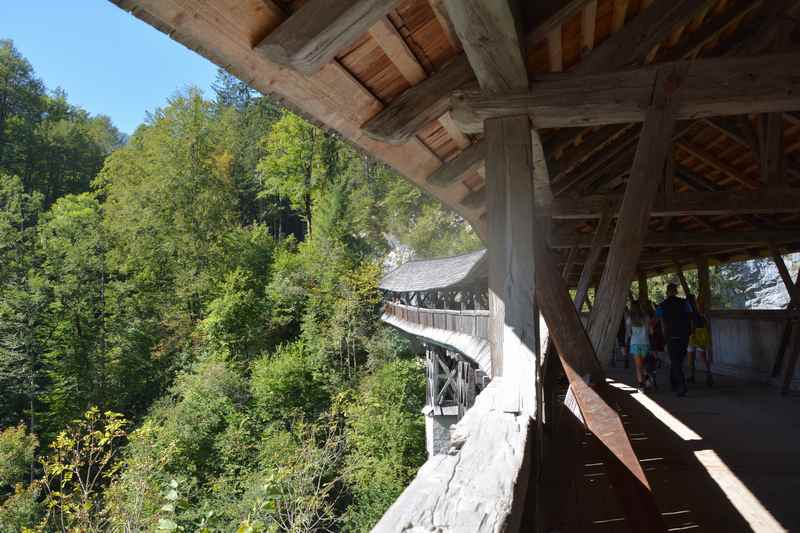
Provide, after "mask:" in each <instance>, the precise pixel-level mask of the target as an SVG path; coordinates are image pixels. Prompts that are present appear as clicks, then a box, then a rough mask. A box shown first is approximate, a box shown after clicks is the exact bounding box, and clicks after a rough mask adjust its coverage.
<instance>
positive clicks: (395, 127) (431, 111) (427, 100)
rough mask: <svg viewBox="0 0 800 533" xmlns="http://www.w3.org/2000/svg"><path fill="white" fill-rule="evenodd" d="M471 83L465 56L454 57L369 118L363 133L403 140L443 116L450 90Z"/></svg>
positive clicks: (380, 137)
mask: <svg viewBox="0 0 800 533" xmlns="http://www.w3.org/2000/svg"><path fill="white" fill-rule="evenodd" d="M470 82H473V83H474V82H475V76H474V74H473V73H472V68H471V67H470V66H469V62H468V61H467V58H466V57H465V56H463V55H460V56H457V57H455V58H454V59H453V60H452V61H450V62H449V63H448V64H446V65H445V66H443V67H442V68H441V69H439V70H438V71H437V72H435V73H434V74H432V75H431V76H430V77H428V78H427V79H426V80H424V81H422V82H420V83H418V84H417V85H415V86H414V87H412V88H410V89H408V90H407V91H405V92H404V93H403V94H401V95H400V96H399V97H398V98H396V99H395V100H393V101H392V103H391V104H389V105H388V106H387V107H386V108H385V109H384V110H383V111H381V112H380V113H378V114H377V115H375V116H374V117H372V118H371V119H369V121H367V122H366V123H365V124H364V127H363V129H364V133H366V134H367V135H369V136H370V137H372V138H373V139H377V140H379V141H383V142H387V143H395V144H400V143H404V142H406V141H407V140H408V138H409V137H411V136H413V135H414V134H416V132H417V131H418V130H419V129H421V128H422V127H423V126H425V125H426V124H428V123H430V122H432V121H434V120H436V119H437V118H439V117H440V116H442V115H443V114H444V113H445V112H446V111H447V110H448V109H449V108H450V93H452V92H453V91H455V90H456V89H458V88H460V87H463V86H464V85H466V84H468V83H470Z"/></svg>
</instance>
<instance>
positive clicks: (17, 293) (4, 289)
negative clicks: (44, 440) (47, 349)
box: [0, 172, 48, 429]
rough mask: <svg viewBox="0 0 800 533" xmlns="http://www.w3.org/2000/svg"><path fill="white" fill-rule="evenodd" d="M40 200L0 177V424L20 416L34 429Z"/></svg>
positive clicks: (42, 299)
mask: <svg viewBox="0 0 800 533" xmlns="http://www.w3.org/2000/svg"><path fill="white" fill-rule="evenodd" d="M40 209H41V195H40V194H37V193H33V194H29V193H26V192H24V189H23V185H22V180H20V179H19V178H18V177H16V176H9V175H7V174H3V173H2V172H0V387H2V390H3V394H2V395H0V425H6V424H16V423H17V422H18V421H19V420H20V419H21V418H22V417H23V416H25V414H26V413H27V415H28V417H29V422H30V427H31V428H32V429H34V412H35V411H36V408H37V405H36V401H37V398H38V392H39V390H40V388H41V385H42V379H41V378H42V375H41V356H42V346H41V337H42V331H40V330H41V327H42V321H43V316H44V310H45V308H46V306H47V303H48V299H47V296H46V294H45V291H44V290H43V282H42V279H41V276H40V275H39V273H38V272H37V267H38V264H39V256H38V253H37V250H36V238H35V231H36V227H35V224H36V221H37V219H38V216H39V212H40Z"/></svg>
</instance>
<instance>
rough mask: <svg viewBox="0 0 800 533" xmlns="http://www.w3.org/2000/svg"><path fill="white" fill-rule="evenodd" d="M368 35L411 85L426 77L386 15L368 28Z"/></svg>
mask: <svg viewBox="0 0 800 533" xmlns="http://www.w3.org/2000/svg"><path fill="white" fill-rule="evenodd" d="M369 34H370V36H372V38H373V39H375V41H376V42H377V43H378V45H379V46H380V47H381V48H382V49H383V51H384V53H385V54H386V57H388V58H389V60H390V61H391V62H392V63H393V64H394V66H395V67H397V70H399V71H400V74H402V75H403V77H404V78H405V79H406V81H408V83H410V84H411V85H412V86H413V85H416V84H418V83H419V82H421V81H422V80H424V79H425V78H427V77H428V74H427V73H426V72H425V69H424V68H422V65H420V64H419V61H418V60H417V57H416V56H415V55H414V52H412V51H411V49H410V48H409V47H408V44H406V41H405V39H403V36H402V35H400V32H398V31H397V28H395V26H394V24H392V21H391V20H389V18H388V17H382V18H380V19H379V20H378V22H376V23H375V25H373V26H372V27H371V28H370V30H369Z"/></svg>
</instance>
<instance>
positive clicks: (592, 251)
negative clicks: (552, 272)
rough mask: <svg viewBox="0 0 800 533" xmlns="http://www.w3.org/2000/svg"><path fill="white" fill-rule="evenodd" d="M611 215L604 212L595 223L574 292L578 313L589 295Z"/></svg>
mask: <svg viewBox="0 0 800 533" xmlns="http://www.w3.org/2000/svg"><path fill="white" fill-rule="evenodd" d="M611 218H612V217H611V213H610V212H609V211H604V212H603V214H602V215H601V216H600V222H598V223H597V228H596V229H595V231H594V237H593V238H592V245H591V248H589V255H588V256H587V257H586V261H585V262H584V263H583V270H581V277H580V279H579V280H578V288H577V290H576V291H575V309H576V310H577V311H578V312H579V313H580V311H581V308H583V302H584V301H586V299H587V298H586V296H587V295H588V294H589V285H590V284H591V282H592V274H594V270H595V268H596V267H597V261H598V260H599V259H600V254H601V253H602V252H603V241H604V240H605V237H606V234H607V233H608V228H609V226H610V225H611ZM568 274H569V273H568V272H565V274H564V278H565V279H567V275H568Z"/></svg>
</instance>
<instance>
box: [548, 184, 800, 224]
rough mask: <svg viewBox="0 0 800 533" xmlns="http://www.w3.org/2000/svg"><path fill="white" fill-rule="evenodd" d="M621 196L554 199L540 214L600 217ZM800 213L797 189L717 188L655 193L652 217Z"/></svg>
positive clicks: (615, 206) (568, 217)
mask: <svg viewBox="0 0 800 533" xmlns="http://www.w3.org/2000/svg"><path fill="white" fill-rule="evenodd" d="M621 199H622V195H620V194H598V195H591V196H582V197H577V198H556V199H554V200H553V203H552V205H551V206H550V208H549V209H542V211H543V212H542V213H541V214H542V215H548V214H549V215H552V217H553V218H563V219H589V218H599V217H600V213H602V212H603V210H604V209H606V208H607V207H608V206H611V207H612V209H613V212H616V210H617V209H618V206H619V203H620V201H621ZM798 212H800V190H797V189H787V190H784V191H775V192H773V191H769V190H766V191H763V190H762V191H717V192H683V193H675V194H674V195H673V196H672V198H671V199H670V200H667V198H665V197H664V196H656V198H655V200H654V201H653V209H652V212H651V216H654V217H672V216H702V215H705V216H712V215H734V214H745V213H763V214H768V215H774V214H778V213H798Z"/></svg>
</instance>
